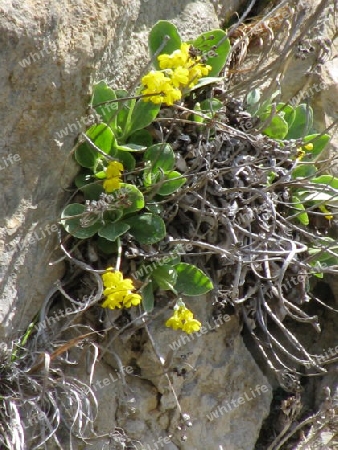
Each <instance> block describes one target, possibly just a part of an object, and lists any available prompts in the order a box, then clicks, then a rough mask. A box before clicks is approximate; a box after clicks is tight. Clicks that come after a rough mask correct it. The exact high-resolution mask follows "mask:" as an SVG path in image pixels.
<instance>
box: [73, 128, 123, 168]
mask: <svg viewBox="0 0 338 450" xmlns="http://www.w3.org/2000/svg"><path fill="white" fill-rule="evenodd" d="M86 135H87V136H88V137H89V139H90V140H91V141H92V142H93V143H94V144H95V145H96V147H98V148H99V149H100V150H102V151H103V152H104V153H107V154H110V151H111V148H112V145H114V144H115V137H114V134H113V132H112V130H111V128H109V127H108V125H106V124H105V123H100V124H98V125H93V126H92V127H90V128H89V130H88V131H87V132H86ZM100 158H102V156H101V155H100V154H99V153H98V152H97V151H96V150H94V148H93V146H92V145H90V144H89V143H88V142H84V143H83V144H81V145H80V146H79V147H78V148H77V149H76V150H75V159H76V161H77V162H78V163H79V164H80V166H82V167H87V168H89V169H92V170H93V171H95V168H96V165H97V162H98V160H99V159H100Z"/></svg>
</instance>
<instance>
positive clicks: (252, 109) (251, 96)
mask: <svg viewBox="0 0 338 450" xmlns="http://www.w3.org/2000/svg"><path fill="white" fill-rule="evenodd" d="M260 98H261V91H260V90H259V89H253V90H252V91H250V92H249V93H248V94H247V96H246V97H245V103H246V110H247V111H248V112H249V113H250V114H251V115H252V116H254V115H255V114H256V113H257V111H258V109H259V100H260Z"/></svg>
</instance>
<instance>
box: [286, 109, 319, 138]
mask: <svg viewBox="0 0 338 450" xmlns="http://www.w3.org/2000/svg"><path fill="white" fill-rule="evenodd" d="M295 112H296V115H295V118H294V121H293V123H292V125H291V127H290V128H289V132H288V134H287V135H286V137H285V139H299V138H303V137H304V136H306V135H307V134H308V133H309V131H310V130H311V129H312V126H313V111H312V108H311V106H308V105H306V104H305V103H302V104H301V105H298V106H297V108H296V109H295Z"/></svg>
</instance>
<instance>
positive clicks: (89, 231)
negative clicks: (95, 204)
mask: <svg viewBox="0 0 338 450" xmlns="http://www.w3.org/2000/svg"><path fill="white" fill-rule="evenodd" d="M85 211H86V207H85V205H81V204H80V203H71V204H70V205H67V206H66V207H65V209H64V210H63V211H62V214H61V224H62V225H63V226H64V228H65V230H66V231H67V233H69V234H71V235H72V236H74V237H77V238H80V239H87V238H89V237H92V236H94V234H95V233H96V232H97V231H98V230H99V229H100V228H101V226H102V222H101V221H100V220H98V218H97V220H96V222H95V223H94V224H93V225H91V226H90V227H86V228H84V227H83V226H82V225H81V222H80V221H81V217H78V216H80V215H81V216H82V215H83V213H84V212H85ZM69 216H76V217H74V219H65V218H66V217H69ZM82 217H83V216H82Z"/></svg>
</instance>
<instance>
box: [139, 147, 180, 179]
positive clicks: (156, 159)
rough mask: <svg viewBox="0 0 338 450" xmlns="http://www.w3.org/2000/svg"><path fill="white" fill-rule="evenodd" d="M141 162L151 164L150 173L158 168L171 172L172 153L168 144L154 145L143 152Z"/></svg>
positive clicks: (173, 158) (173, 161)
mask: <svg viewBox="0 0 338 450" xmlns="http://www.w3.org/2000/svg"><path fill="white" fill-rule="evenodd" d="M143 161H150V162H151V170H152V172H155V171H156V169H158V168H160V169H162V170H163V171H164V172H168V171H170V170H172V168H173V167H174V164H175V156H174V151H173V149H172V148H171V146H170V144H155V145H152V146H151V147H149V148H148V149H147V150H146V151H145V153H144V155H143Z"/></svg>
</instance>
